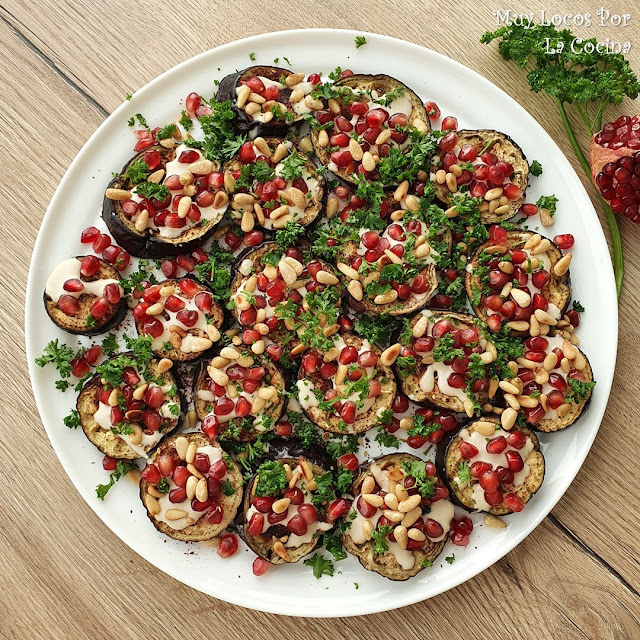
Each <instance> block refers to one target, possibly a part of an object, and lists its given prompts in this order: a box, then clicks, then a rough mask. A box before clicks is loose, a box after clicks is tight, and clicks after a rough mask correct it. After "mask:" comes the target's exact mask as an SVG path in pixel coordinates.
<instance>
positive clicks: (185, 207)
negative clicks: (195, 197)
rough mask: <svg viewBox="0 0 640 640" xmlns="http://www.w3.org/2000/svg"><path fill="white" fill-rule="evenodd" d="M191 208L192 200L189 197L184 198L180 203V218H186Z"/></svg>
mask: <svg viewBox="0 0 640 640" xmlns="http://www.w3.org/2000/svg"><path fill="white" fill-rule="evenodd" d="M190 208H191V198H190V197H189V196H183V197H182V198H180V201H179V202H178V217H179V218H186V217H187V214H188V213H189V209H190Z"/></svg>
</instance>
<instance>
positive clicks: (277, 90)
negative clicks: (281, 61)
mask: <svg viewBox="0 0 640 640" xmlns="http://www.w3.org/2000/svg"><path fill="white" fill-rule="evenodd" d="M245 86H246V87H247V88H246V89H244V88H243V87H245ZM312 89H313V85H312V83H310V82H308V81H306V82H305V77H304V74H302V73H293V72H292V71H289V69H283V68H282V67H268V66H254V67H248V68H247V69H243V70H242V71H237V72H236V73H231V74H229V75H228V76H225V77H224V78H223V79H222V80H221V81H220V85H219V86H218V92H217V94H216V99H217V100H220V101H224V100H230V101H231V104H232V105H233V110H234V111H235V113H236V121H235V125H236V128H237V129H238V130H239V131H250V130H251V131H252V130H255V129H257V131H258V132H259V133H260V134H262V135H285V134H286V131H287V129H288V127H289V125H291V124H294V123H296V122H299V121H300V120H301V119H302V116H303V114H305V113H309V112H310V111H311V109H310V108H309V107H307V106H306V105H305V103H304V99H305V96H306V95H308V94H309V93H311V90H312ZM294 91H295V92H296V93H295V94H294V96H293V98H294V100H293V101H292V100H291V94H292V93H293V92H294ZM254 98H256V99H257V100H258V101H256V100H254ZM261 99H262V100H261ZM250 105H257V107H256V106H250ZM263 105H267V108H266V109H265V108H264V106H263ZM256 108H257V111H255V112H253V113H249V112H248V111H254V110H255V109H256Z"/></svg>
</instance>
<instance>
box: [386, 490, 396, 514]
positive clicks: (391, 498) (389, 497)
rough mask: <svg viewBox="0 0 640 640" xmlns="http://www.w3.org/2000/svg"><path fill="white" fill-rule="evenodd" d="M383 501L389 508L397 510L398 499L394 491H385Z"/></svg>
mask: <svg viewBox="0 0 640 640" xmlns="http://www.w3.org/2000/svg"><path fill="white" fill-rule="evenodd" d="M384 503H385V504H386V505H387V507H389V509H393V510H394V511H397V510H398V505H399V501H398V496H396V494H395V493H387V494H386V495H385V497H384Z"/></svg>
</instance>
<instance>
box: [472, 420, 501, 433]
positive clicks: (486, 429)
mask: <svg viewBox="0 0 640 640" xmlns="http://www.w3.org/2000/svg"><path fill="white" fill-rule="evenodd" d="M473 429H474V431H477V432H478V433H479V434H480V435H483V436H492V435H493V434H494V433H495V432H496V425H495V424H494V423H493V422H486V421H485V420H479V421H478V422H474V424H473Z"/></svg>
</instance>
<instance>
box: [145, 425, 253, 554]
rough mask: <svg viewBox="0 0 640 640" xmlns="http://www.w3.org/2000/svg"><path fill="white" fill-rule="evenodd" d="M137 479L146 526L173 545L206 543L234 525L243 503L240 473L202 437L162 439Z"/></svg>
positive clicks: (190, 435) (185, 435)
mask: <svg viewBox="0 0 640 640" xmlns="http://www.w3.org/2000/svg"><path fill="white" fill-rule="evenodd" d="M192 465H193V466H192ZM141 475H142V477H141V480H140V498H141V499H142V503H143V504H144V506H145V507H146V509H147V515H148V516H149V520H151V522H152V523H153V526H154V527H155V528H156V529H157V530H158V531H160V532H162V533H164V534H165V535H168V536H169V537H170V538H174V539H175V540H184V541H186V542H196V541H199V540H211V538H214V537H215V536H217V535H218V534H220V533H222V532H223V531H224V530H225V529H226V528H227V527H228V526H229V525H230V524H231V522H233V519H234V518H235V516H236V513H237V511H238V507H239V506H240V503H241V502H242V473H240V470H239V469H238V467H237V466H236V464H235V462H233V461H232V460H231V458H229V456H227V455H226V454H225V453H224V451H223V450H222V448H221V447H220V445H219V444H217V443H212V442H210V441H209V440H208V439H207V438H206V437H205V436H204V435H203V434H201V433H185V434H181V435H177V436H173V437H171V438H167V439H166V440H165V441H164V442H163V443H162V444H161V445H160V446H159V447H158V448H157V449H156V451H155V452H154V453H153V455H152V456H151V458H150V459H149V461H148V464H147V466H146V468H145V469H143V471H142V474H141Z"/></svg>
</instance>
